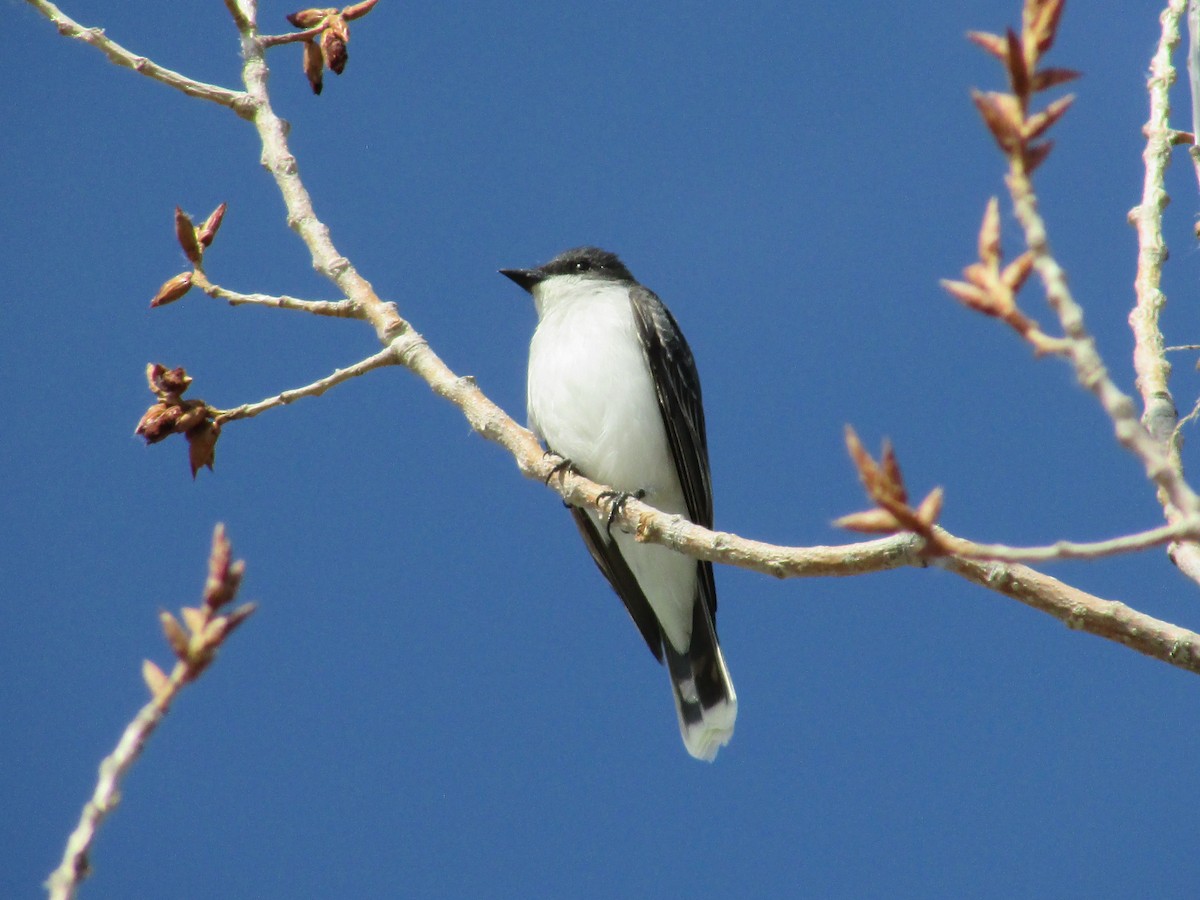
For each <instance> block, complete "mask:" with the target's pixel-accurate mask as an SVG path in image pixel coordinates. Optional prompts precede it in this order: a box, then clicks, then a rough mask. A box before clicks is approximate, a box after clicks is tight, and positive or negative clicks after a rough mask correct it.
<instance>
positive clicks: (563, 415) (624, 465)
mask: <svg viewBox="0 0 1200 900" xmlns="http://www.w3.org/2000/svg"><path fill="white" fill-rule="evenodd" d="M547 287H549V288H550V290H549V291H547V293H545V294H543V296H541V297H538V298H537V299H538V301H539V303H538V305H539V308H540V309H541V311H542V316H541V321H540V322H539V323H538V327H537V331H536V332H534V335H533V342H532V344H531V345H530V351H529V380H528V397H527V400H528V406H529V420H530V425H531V426H532V428H533V429H534V431H535V432H537V434H538V435H539V436H540V437H541V438H542V439H543V440H544V441H545V442H546V444H547V446H549V447H550V448H551V449H552V450H554V451H555V452H556V453H559V454H561V455H562V456H565V457H566V458H567V459H570V460H571V461H572V462H573V463H574V464H575V466H576V467H577V468H578V469H579V471H580V472H582V473H583V474H585V475H587V476H588V477H589V478H591V479H593V480H594V481H599V482H601V483H603V484H610V485H612V486H613V487H614V488H617V489H618V490H623V491H631V492H632V491H638V490H645V491H646V493H647V496H646V499H647V501H648V502H650V503H652V504H654V505H655V506H658V507H659V508H660V509H664V510H667V511H670V512H683V511H684V510H685V506H684V503H683V493H682V490H681V489H680V486H679V477H678V475H677V473H676V471H675V464H674V458H673V457H672V455H671V449H670V447H669V446H668V444H667V435H666V430H665V429H664V427H663V422H662V413H661V412H660V411H659V406H658V396H657V394H656V392H655V389H654V383H653V381H652V380H651V376H650V370H649V368H648V366H647V363H646V360H645V358H644V356H643V353H642V348H641V342H640V340H639V338H638V333H637V324H636V322H635V321H634V318H633V310H632V307H631V305H630V301H629V291H628V288H627V287H626V286H624V285H621V284H612V283H605V282H600V283H596V282H587V281H584V282H582V283H575V284H569V285H568V286H567V287H566V288H565V289H560V290H558V291H555V290H554V285H553V284H551V285H548V286H547Z"/></svg>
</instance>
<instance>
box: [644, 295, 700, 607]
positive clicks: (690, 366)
mask: <svg viewBox="0 0 1200 900" xmlns="http://www.w3.org/2000/svg"><path fill="white" fill-rule="evenodd" d="M629 301H630V303H631V304H632V306H633V316H634V319H635V320H636V321H637V327H638V334H639V336H640V337H641V340H642V352H643V353H645V355H646V362H647V364H648V365H649V366H650V374H651V375H652V376H653V377H654V386H655V390H657V392H658V409H659V411H660V412H661V413H662V419H663V425H664V426H665V428H666V430H667V442H668V443H669V444H670V445H671V454H672V455H673V456H674V457H675V471H677V472H678V473H679V482H680V484H681V485H682V486H683V497H684V501H685V502H686V503H687V508H688V518H689V519H691V520H692V521H693V522H695V523H696V524H697V525H703V526H704V527H705V528H712V524H713V505H712V479H711V476H710V475H709V470H708V438H707V437H706V435H705V431H704V404H703V401H702V399H701V396H700V376H699V374H698V373H697V372H696V362H695V360H693V359H692V350H691V348H690V347H689V346H688V343H687V340H686V339H685V338H684V336H683V332H682V331H680V330H679V325H678V324H677V323H676V322H675V317H674V316H672V315H671V311H670V310H669V309H667V308H666V306H664V305H663V302H662V301H661V300H659V299H658V297H657V296H656V295H655V293H654V292H653V291H651V290H649V289H647V288H644V287H642V286H641V285H640V284H639V285H635V286H634V287H633V288H631V289H630V291H629ZM698 565H699V575H700V594H701V596H702V597H703V598H704V602H705V604H706V605H707V606H708V608H709V611H710V612H711V614H712V615H713V616H714V617H715V616H716V612H717V590H716V586H715V585H714V583H713V576H712V564H711V563H708V562H703V561H701V562H699V563H698Z"/></svg>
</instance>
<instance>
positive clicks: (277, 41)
mask: <svg viewBox="0 0 1200 900" xmlns="http://www.w3.org/2000/svg"><path fill="white" fill-rule="evenodd" d="M324 30H325V23H324V22H322V23H321V24H320V25H314V26H313V27H312V28H306V29H304V30H303V31H292V32H289V33H288V34H261V35H259V36H258V42H259V43H260V44H262V45H263V46H264V47H278V46H280V45H281V44H295V43H297V42H298V41H311V40H312V39H313V38H315V37H319V36H320V34H321V32H323V31H324Z"/></svg>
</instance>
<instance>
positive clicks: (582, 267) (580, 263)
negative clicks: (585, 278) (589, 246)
mask: <svg viewBox="0 0 1200 900" xmlns="http://www.w3.org/2000/svg"><path fill="white" fill-rule="evenodd" d="M591 269H592V264H591V262H590V261H589V260H586V259H579V260H576V261H575V271H576V272H590V271H591Z"/></svg>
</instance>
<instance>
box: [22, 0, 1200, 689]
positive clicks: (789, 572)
mask: <svg viewBox="0 0 1200 900" xmlns="http://www.w3.org/2000/svg"><path fill="white" fill-rule="evenodd" d="M30 2H35V0H30ZM244 2H246V3H247V5H249V4H248V0H244ZM243 52H244V54H245V63H244V66H243V80H244V81H245V84H246V88H247V94H248V95H249V97H250V98H251V101H252V102H253V104H254V109H255V111H256V113H255V115H254V117H253V121H254V123H255V126H256V128H257V129H258V133H259V137H260V140H261V141H262V145H263V160H264V163H265V164H266V167H267V169H268V170H269V171H270V172H271V174H272V176H273V177H274V178H275V181H276V184H277V186H278V187H279V190H280V193H281V194H282V196H283V199H284V203H285V205H286V207H287V210H288V223H289V225H290V226H291V227H292V228H293V229H294V230H295V231H296V232H297V233H298V234H299V235H300V237H301V239H302V240H303V241H304V243H305V245H306V246H307V247H308V249H309V252H310V254H311V255H312V258H313V262H314V266H315V268H316V269H317V270H318V271H320V272H321V273H322V274H324V275H326V276H327V277H328V278H329V279H330V280H332V281H333V282H334V284H335V285H337V287H338V289H339V290H340V291H341V292H342V293H343V294H344V295H345V297H346V298H348V301H349V302H352V303H353V304H355V308H356V309H357V310H358V313H359V314H360V315H361V316H362V318H363V319H365V320H366V321H368V322H370V323H371V324H372V325H373V326H374V328H375V331H376V334H377V335H378V337H379V339H380V341H381V342H383V343H384V345H385V349H384V350H383V351H381V352H380V353H379V354H376V355H375V356H374V357H371V358H369V359H368V360H364V361H363V362H362V363H359V364H358V365H357V366H353V367H351V368H349V369H346V370H343V371H341V372H336V373H334V375H332V376H330V377H329V378H326V379H322V380H321V381H318V382H315V383H314V384H313V385H310V386H308V388H301V389H297V390H295V391H287V392H284V393H283V394H280V395H278V396H277V397H273V398H269V399H268V400H264V401H261V402H260V403H257V404H246V405H244V406H241V407H237V408H235V409H232V410H227V411H224V412H222V413H220V414H219V415H220V417H221V418H222V419H223V420H229V419H233V418H247V417H250V416H252V415H257V414H258V413H260V412H262V411H264V410H266V409H271V408H275V407H277V406H281V405H284V404H286V403H289V402H291V401H293V400H295V399H297V398H298V397H300V396H313V395H315V394H318V393H320V392H322V391H324V390H326V389H328V388H329V387H332V386H333V385H334V384H337V383H340V382H341V381H344V380H346V379H348V378H351V377H354V376H355V375H356V374H361V372H362V371H365V370H366V369H368V368H374V367H376V366H382V365H390V364H395V363H398V364H401V365H404V366H405V367H407V368H408V369H410V370H411V371H412V372H413V373H414V374H416V375H417V376H419V377H420V378H421V379H423V380H424V381H425V382H426V383H427V384H428V385H429V387H430V388H431V389H432V390H433V391H434V393H436V394H438V395H439V396H441V397H443V398H445V399H446V400H448V401H449V402H451V403H453V404H454V405H455V406H456V407H458V408H459V410H460V411H461V412H462V413H463V415H464V416H465V417H466V419H467V421H468V423H469V424H470V425H471V427H472V428H473V429H474V430H475V431H476V432H478V433H479V434H480V435H481V436H483V437H484V438H486V439H488V440H490V441H493V442H495V443H497V444H499V445H500V446H502V447H504V448H505V449H506V450H508V451H509V452H510V453H511V454H512V456H513V458H514V459H515V461H516V463H517V466H518V468H519V469H520V471H521V473H522V474H523V475H525V476H526V477H528V478H531V479H536V480H538V481H542V482H544V483H550V481H548V479H549V480H551V481H553V482H554V484H553V487H554V488H555V489H556V490H557V491H558V493H559V494H560V495H561V496H562V497H563V499H564V500H566V501H567V502H568V503H569V504H571V505H573V506H582V507H592V508H596V509H601V508H602V504H603V502H604V500H603V497H602V496H601V495H602V494H604V493H605V492H609V493H611V492H610V491H609V489H608V488H607V486H605V485H600V484H597V483H595V482H593V481H590V480H589V479H587V478H585V477H583V476H581V475H579V474H577V473H574V472H570V471H563V470H560V469H556V467H555V464H554V462H553V461H552V460H550V459H547V457H546V455H545V454H544V452H543V450H542V447H541V446H540V444H539V443H538V441H537V439H536V438H535V437H534V435H533V434H532V433H531V432H529V431H528V430H526V429H525V428H522V427H521V426H520V425H518V424H517V423H516V422H515V421H514V420H513V419H512V418H511V417H510V416H509V415H508V414H507V413H506V412H505V411H504V410H503V409H501V408H500V407H499V406H497V405H496V404H495V403H494V402H493V401H492V400H491V399H490V398H488V397H487V396H486V395H485V394H484V393H483V392H482V391H480V390H479V388H478V386H477V385H476V384H475V382H474V379H472V378H470V377H466V376H459V375H457V374H456V373H455V372H454V371H453V370H451V369H450V368H449V366H447V365H446V364H445V362H444V361H443V360H442V359H441V358H440V357H439V356H438V355H437V354H436V353H435V352H434V351H433V350H432V348H430V347H429V345H428V344H427V342H426V341H425V339H424V338H423V337H422V336H421V335H420V334H419V333H418V332H417V331H416V330H415V329H414V328H413V327H412V325H411V324H409V323H408V322H407V321H405V320H404V319H403V318H401V317H400V315H399V314H398V312H397V310H396V307H395V305H394V304H392V303H386V302H384V301H382V300H380V298H379V297H378V296H377V295H376V294H375V292H374V290H373V288H372V287H371V285H370V284H369V283H368V282H367V281H366V280H365V279H364V278H362V276H361V275H359V274H358V272H357V271H356V270H355V269H354V267H353V266H352V265H351V264H350V262H349V261H348V260H346V259H345V258H344V257H342V256H341V255H340V254H339V253H338V252H337V250H336V249H335V248H334V246H333V243H332V241H331V240H330V237H329V232H328V229H327V227H326V226H325V225H324V224H323V223H322V222H321V221H320V220H319V219H318V218H317V216H316V213H315V211H314V209H313V205H312V199H311V197H310V196H309V194H308V192H307V190H306V189H305V187H304V185H303V184H302V182H301V181H300V178H299V174H298V170H297V167H296V164H295V158H294V157H293V156H292V154H291V152H290V151H289V149H288V145H287V137H286V133H287V129H286V126H285V124H284V123H283V122H282V120H280V119H279V118H278V117H277V116H276V115H275V114H274V111H273V110H272V109H271V106H270V102H269V96H268V92H267V66H266V62H265V58H264V48H263V47H262V45H261V43H260V42H258V41H257V40H255V39H253V36H250V37H248V39H246V40H244V41H243ZM1021 175H1022V178H1023V173H1021ZM1010 189H1011V190H1012V192H1013V196H1014V201H1015V202H1016V206H1017V210H1018V218H1020V219H1021V221H1022V224H1023V225H1024V226H1025V231H1026V241H1027V243H1028V245H1029V247H1030V248H1031V250H1034V251H1035V252H1036V253H1037V254H1038V260H1037V266H1038V271H1039V274H1040V275H1041V277H1042V279H1043V282H1044V284H1045V285H1046V290H1047V293H1048V295H1049V296H1050V298H1051V303H1052V305H1053V306H1054V307H1055V309H1056V311H1057V312H1058V313H1059V318H1060V321H1061V322H1062V323H1063V326H1064V330H1065V331H1066V334H1067V338H1068V339H1070V340H1071V348H1072V349H1071V351H1070V354H1069V355H1070V358H1071V359H1072V361H1073V363H1074V364H1075V367H1076V371H1077V374H1078V376H1079V378H1080V380H1081V382H1083V383H1084V384H1085V385H1086V386H1087V387H1089V388H1090V389H1091V390H1092V391H1093V392H1094V393H1096V394H1097V396H1098V397H1099V398H1100V400H1101V403H1102V405H1103V406H1104V408H1105V409H1106V410H1107V411H1108V412H1109V414H1110V416H1111V417H1112V418H1113V421H1114V427H1115V429H1116V431H1117V434H1118V439H1119V440H1120V441H1121V442H1122V444H1125V445H1126V446H1128V447H1130V449H1131V450H1133V451H1134V452H1135V453H1136V454H1137V455H1138V456H1139V457H1140V458H1142V459H1143V462H1144V464H1145V465H1146V467H1147V470H1148V471H1149V472H1150V474H1151V477H1153V478H1154V479H1155V480H1156V481H1160V482H1162V483H1163V484H1164V485H1165V489H1169V493H1171V494H1172V496H1178V497H1182V498H1183V505H1184V506H1185V507H1186V508H1187V509H1189V510H1194V508H1195V505H1196V504H1195V499H1194V496H1192V495H1191V492H1190V489H1188V488H1187V486H1186V485H1185V484H1183V483H1182V480H1181V479H1174V480H1173V479H1172V477H1171V475H1170V473H1166V474H1164V472H1163V470H1164V468H1165V467H1164V466H1163V465H1162V459H1161V456H1162V454H1161V452H1160V451H1159V448H1158V447H1157V446H1156V445H1155V444H1154V443H1153V441H1152V440H1151V439H1150V436H1149V435H1148V434H1147V433H1146V432H1145V431H1144V429H1142V427H1141V425H1140V423H1139V422H1138V420H1137V418H1136V416H1135V415H1134V413H1133V404H1132V402H1131V401H1130V400H1129V398H1128V397H1126V396H1125V395H1123V394H1121V393H1120V391H1119V390H1117V389H1116V387H1115V386H1114V385H1113V384H1112V382H1111V380H1109V379H1108V377H1107V374H1106V373H1105V372H1104V369H1103V365H1102V364H1101V362H1100V360H1099V357H1098V355H1097V354H1096V352H1095V348H1094V345H1093V344H1092V343H1091V338H1090V336H1089V335H1088V334H1087V332H1086V330H1084V329H1083V326H1082V315H1081V313H1080V311H1079V308H1078V306H1076V305H1075V304H1074V302H1073V300H1071V298H1070V294H1069V292H1068V291H1067V289H1066V281H1065V277H1064V276H1063V274H1062V271H1061V270H1060V269H1059V268H1058V266H1057V263H1055V262H1054V260H1053V258H1052V257H1051V256H1050V255H1049V252H1048V249H1047V245H1046V238H1045V229H1044V225H1043V224H1042V222H1041V219H1040V217H1039V216H1038V214H1037V208H1036V198H1035V197H1034V196H1033V194H1032V189H1031V186H1030V185H1029V183H1028V179H1027V178H1025V179H1024V180H1023V181H1021V180H1019V179H1013V183H1012V184H1010ZM342 302H345V301H342ZM1189 497H1190V500H1189ZM613 521H614V523H615V524H616V525H617V526H619V527H624V528H626V529H627V530H630V531H632V532H634V533H635V534H636V536H637V539H638V540H641V541H650V542H654V543H658V544H661V545H663V546H666V547H670V548H673V549H675V550H678V551H680V552H683V553H686V554H688V555H690V556H694V557H696V558H698V559H706V560H710V561H712V562H716V563H722V564H726V565H732V566H737V567H739V568H744V569H749V570H752V571H758V572H763V573H766V574H770V575H773V576H776V577H780V578H785V577H805V576H847V575H856V574H863V573H866V572H878V571H884V570H888V569H895V568H899V567H902V566H916V567H927V566H928V565H929V564H930V562H931V560H930V557H929V555H928V552H927V547H926V545H925V542H924V541H923V540H921V539H920V538H919V537H917V536H916V535H897V536H893V537H890V538H885V539H882V540H878V541H870V542H866V543H861V544H853V545H844V546H839V547H779V546H776V545H771V544H765V543H762V542H759V541H751V540H748V539H746V538H742V537H738V536H737V535H733V534H728V533H724V532H714V531H710V530H708V529H705V528H702V527H700V526H698V525H695V524H694V523H692V522H689V521H687V520H686V519H684V518H682V517H681V516H677V515H668V514H665V513H662V512H660V511H658V510H655V509H653V508H652V507H649V506H647V505H645V504H644V503H642V502H640V501H637V500H634V499H630V500H629V501H628V502H627V503H625V504H624V506H623V507H621V508H620V509H618V510H617V511H616V514H615V516H614V518H613ZM947 537H951V536H949V535H947ZM933 562H934V564H936V565H938V566H940V567H942V568H945V569H947V570H948V571H952V572H954V573H956V574H958V575H960V576H961V577H964V578H967V579H968V580H971V581H973V582H975V583H977V584H980V585H983V586H984V587H987V588H989V589H991V590H995V591H999V592H1001V593H1004V594H1007V595H1009V596H1012V597H1014V598H1016V599H1018V600H1020V601H1021V602H1023V603H1027V604H1029V605H1030V606H1033V607H1035V608H1037V609H1040V610H1042V611H1043V612H1046V613H1048V614H1050V615H1053V616H1055V617H1056V618H1058V619H1060V620H1062V621H1064V622H1067V623H1068V624H1069V625H1070V626H1071V627H1075V628H1079V629H1081V630H1085V631H1089V632H1091V633H1094V634H1098V635H1101V636H1103V637H1106V638H1109V639H1111V640H1116V641H1119V642H1121V643H1124V644H1126V645H1127V646H1130V647H1132V648H1134V649H1136V650H1138V651H1139V652H1141V653H1144V654H1146V655H1148V656H1152V657H1154V658H1157V659H1161V660H1163V661H1164V662H1168V663H1170V664H1172V665H1175V666H1179V667H1180V668H1183V669H1187V670H1188V671H1192V672H1196V673H1200V635H1196V634H1194V633H1192V632H1189V631H1186V630H1184V629H1180V628H1177V627H1176V626H1174V625H1171V624H1169V623H1166V622H1161V621H1159V620H1156V619H1154V618H1152V617H1150V616H1145V615H1143V614H1141V613H1138V612H1137V611H1135V610H1132V609H1130V608H1128V607H1125V606H1123V605H1121V604H1119V603H1114V602H1112V601H1107V600H1103V599H1101V598H1098V597H1093V596H1092V595H1089V594H1086V593H1084V592H1082V591H1078V590H1076V589H1074V588H1071V587H1069V586H1067V585H1065V584H1063V583H1061V582H1059V581H1057V580H1056V579H1054V578H1051V577H1050V576H1047V575H1043V574H1041V573H1038V572H1036V571H1034V570H1032V569H1028V568H1026V567H1024V566H1021V565H1016V564H1004V563H996V562H979V561H975V560H966V559H956V558H953V557H945V558H939V559H936V560H933Z"/></svg>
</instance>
